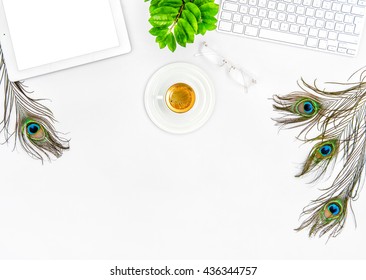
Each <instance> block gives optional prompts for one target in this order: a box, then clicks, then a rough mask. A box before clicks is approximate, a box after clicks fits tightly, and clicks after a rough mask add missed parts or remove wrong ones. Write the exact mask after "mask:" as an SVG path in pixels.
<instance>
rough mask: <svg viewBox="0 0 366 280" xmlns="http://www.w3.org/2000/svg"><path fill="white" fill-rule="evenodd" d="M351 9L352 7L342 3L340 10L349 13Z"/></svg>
mask: <svg viewBox="0 0 366 280" xmlns="http://www.w3.org/2000/svg"><path fill="white" fill-rule="evenodd" d="M351 9H352V6H351V5H343V6H342V12H344V13H350V12H351Z"/></svg>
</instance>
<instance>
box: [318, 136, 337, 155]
mask: <svg viewBox="0 0 366 280" xmlns="http://www.w3.org/2000/svg"><path fill="white" fill-rule="evenodd" d="M336 148H337V141H336V140H330V141H327V142H323V143H320V144H319V145H318V147H317V148H316V150H315V157H316V158H318V159H327V158H330V157H332V156H333V155H334V154H335V151H336Z"/></svg>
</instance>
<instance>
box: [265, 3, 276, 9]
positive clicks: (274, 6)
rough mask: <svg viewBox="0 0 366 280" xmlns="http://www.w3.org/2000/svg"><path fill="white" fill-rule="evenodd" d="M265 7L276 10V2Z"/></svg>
mask: <svg viewBox="0 0 366 280" xmlns="http://www.w3.org/2000/svg"><path fill="white" fill-rule="evenodd" d="M267 7H268V9H275V8H276V2H274V1H269V2H268V6H267Z"/></svg>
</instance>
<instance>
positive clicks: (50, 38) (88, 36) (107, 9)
mask: <svg viewBox="0 0 366 280" xmlns="http://www.w3.org/2000/svg"><path fill="white" fill-rule="evenodd" d="M3 4H4V10H5V14H6V19H7V22H8V25H9V32H10V36H11V40H12V43H13V48H14V53H15V58H16V61H17V65H18V69H19V70H25V69H29V68H33V67H37V66H41V65H45V64H49V63H53V62H57V61H62V60H65V59H70V58H74V57H77V56H81V55H85V54H90V53H93V52H97V51H102V50H106V49H110V48H114V47H118V46H119V45H120V42H119V39H118V35H117V30H116V27H115V23H114V18H113V14H112V10H111V6H110V1H109V0H3Z"/></svg>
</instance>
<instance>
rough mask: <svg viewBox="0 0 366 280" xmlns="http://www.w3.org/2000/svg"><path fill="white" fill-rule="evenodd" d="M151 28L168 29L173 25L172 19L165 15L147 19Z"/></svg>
mask: <svg viewBox="0 0 366 280" xmlns="http://www.w3.org/2000/svg"><path fill="white" fill-rule="evenodd" d="M149 22H150V23H151V25H152V26H153V27H168V26H170V25H172V24H173V22H174V18H173V17H171V16H167V15H155V16H152V17H151V18H150V19H149Z"/></svg>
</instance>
